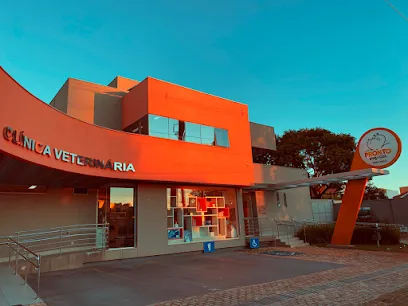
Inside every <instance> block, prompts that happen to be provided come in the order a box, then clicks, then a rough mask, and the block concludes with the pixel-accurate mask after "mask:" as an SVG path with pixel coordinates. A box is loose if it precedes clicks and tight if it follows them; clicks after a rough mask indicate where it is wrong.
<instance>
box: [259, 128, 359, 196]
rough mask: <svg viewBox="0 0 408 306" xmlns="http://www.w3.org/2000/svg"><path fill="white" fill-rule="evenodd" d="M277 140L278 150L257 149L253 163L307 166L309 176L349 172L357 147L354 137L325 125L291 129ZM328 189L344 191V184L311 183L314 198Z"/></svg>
mask: <svg viewBox="0 0 408 306" xmlns="http://www.w3.org/2000/svg"><path fill="white" fill-rule="evenodd" d="M276 142H277V150H276V151H269V152H266V151H258V152H256V153H255V156H254V162H258V163H264V164H273V165H278V166H286V167H294V168H301V169H305V170H306V171H307V173H308V175H309V177H310V178H311V177H319V176H323V175H328V174H334V173H339V172H346V171H349V170H350V166H351V162H352V159H353V155H354V152H355V149H356V139H355V138H354V137H353V136H351V135H349V134H335V133H333V132H330V131H328V130H326V129H323V128H313V129H301V130H298V131H295V130H289V131H286V132H284V134H283V135H282V136H281V137H279V136H277V138H276ZM328 188H331V189H332V188H334V189H336V190H337V192H341V190H342V189H343V188H344V184H343V183H331V184H327V185H316V186H312V187H311V196H312V198H318V199H320V198H322V196H323V195H324V193H325V191H326V190H327V189H328Z"/></svg>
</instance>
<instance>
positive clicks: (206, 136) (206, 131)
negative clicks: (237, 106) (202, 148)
mask: <svg viewBox="0 0 408 306" xmlns="http://www.w3.org/2000/svg"><path fill="white" fill-rule="evenodd" d="M201 143H202V144H206V145H210V146H214V145H215V129H214V128H213V127H212V126H207V125H202V126H201Z"/></svg>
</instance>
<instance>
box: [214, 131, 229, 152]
mask: <svg viewBox="0 0 408 306" xmlns="http://www.w3.org/2000/svg"><path fill="white" fill-rule="evenodd" d="M215 144H216V145H217V146H220V147H226V148H229V139H228V131H227V130H224V129H219V128H216V129H215Z"/></svg>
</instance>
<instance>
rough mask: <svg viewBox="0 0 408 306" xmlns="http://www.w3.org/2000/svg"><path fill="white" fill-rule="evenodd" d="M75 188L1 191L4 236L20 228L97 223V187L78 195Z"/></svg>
mask: <svg viewBox="0 0 408 306" xmlns="http://www.w3.org/2000/svg"><path fill="white" fill-rule="evenodd" d="M72 191H73V190H72V188H65V189H49V190H47V192H46V193H45V194H8V193H3V194H0V236H8V235H12V234H14V232H16V231H21V230H30V229H43V228H45V229H46V228H50V227H56V226H64V225H71V224H85V223H87V224H91V223H96V222H97V220H96V190H89V191H88V195H74V194H73V192H72Z"/></svg>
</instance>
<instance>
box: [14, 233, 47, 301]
mask: <svg viewBox="0 0 408 306" xmlns="http://www.w3.org/2000/svg"><path fill="white" fill-rule="evenodd" d="M13 245H15V246H16V247H17V248H14V247H13ZM7 246H8V248H9V267H11V257H12V256H11V251H13V252H14V255H15V266H14V275H17V273H18V259H19V256H21V257H22V258H23V259H25V262H26V267H25V276H24V286H26V285H27V274H28V269H27V268H28V266H27V263H30V264H32V265H33V266H34V268H35V269H37V292H36V294H37V296H36V299H39V298H40V279H41V255H39V254H36V253H34V252H33V251H31V250H30V249H28V248H27V247H25V246H24V245H22V244H21V243H19V242H17V241H16V240H14V239H13V238H11V237H9V238H8V243H7ZM20 248H21V249H23V250H24V251H25V252H26V254H24V253H23V252H20ZM28 254H31V255H32V256H34V258H35V260H36V262H33V261H31V260H30V258H28V256H27V255H28Z"/></svg>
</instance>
